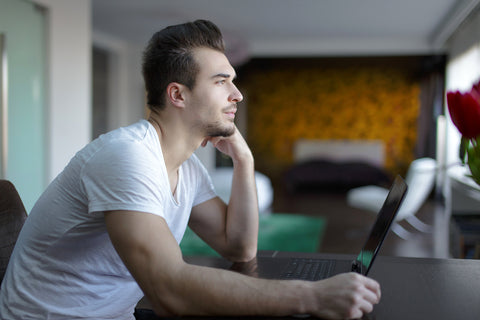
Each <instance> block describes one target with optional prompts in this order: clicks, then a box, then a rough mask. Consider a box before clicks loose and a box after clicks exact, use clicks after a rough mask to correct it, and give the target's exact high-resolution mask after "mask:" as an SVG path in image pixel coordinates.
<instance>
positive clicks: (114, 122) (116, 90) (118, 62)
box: [92, 32, 145, 131]
mask: <svg viewBox="0 0 480 320" xmlns="http://www.w3.org/2000/svg"><path fill="white" fill-rule="evenodd" d="M92 40H93V45H94V46H95V47H97V48H100V49H103V50H106V51H107V52H108V53H109V66H108V67H109V68H108V69H109V72H110V74H109V75H108V80H109V81H108V83H109V92H108V99H107V100H108V101H109V106H108V110H109V114H108V128H107V130H108V131H110V130H113V129H116V128H118V127H121V126H125V125H129V124H131V123H133V122H136V121H138V120H139V119H141V118H144V117H145V112H144V107H145V93H144V92H145V89H144V85H143V79H142V74H141V59H142V50H143V48H141V47H139V46H136V45H134V44H130V43H127V42H125V41H123V40H121V39H117V38H115V37H112V36H110V35H106V34H102V33H98V32H94V33H93V34H92Z"/></svg>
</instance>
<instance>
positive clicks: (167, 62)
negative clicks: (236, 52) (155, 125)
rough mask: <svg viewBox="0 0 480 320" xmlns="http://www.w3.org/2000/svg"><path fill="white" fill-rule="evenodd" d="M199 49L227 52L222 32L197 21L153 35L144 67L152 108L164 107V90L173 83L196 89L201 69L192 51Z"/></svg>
mask: <svg viewBox="0 0 480 320" xmlns="http://www.w3.org/2000/svg"><path fill="white" fill-rule="evenodd" d="M199 47H206V48H211V49H214V50H218V51H221V52H224V51H225V45H224V42H223V37H222V33H221V32H220V30H219V29H218V27H217V26H216V25H215V24H214V23H212V22H210V21H206V20H196V21H194V22H188V23H184V24H179V25H174V26H170V27H167V28H165V29H163V30H161V31H158V32H157V33H155V34H154V35H153V36H152V38H151V39H150V41H149V42H148V45H147V47H146V48H145V51H144V53H143V64H142V73H143V79H144V81H145V89H146V90H147V104H148V106H149V108H151V109H154V108H158V109H161V108H163V107H164V106H165V90H166V88H167V86H168V84H169V83H171V82H178V83H181V84H184V85H185V86H187V87H188V88H189V89H190V90H191V89H193V87H194V86H195V79H196V76H197V74H198V71H199V66H198V65H197V64H196V62H195V60H194V58H193V54H192V50H193V49H195V48H199Z"/></svg>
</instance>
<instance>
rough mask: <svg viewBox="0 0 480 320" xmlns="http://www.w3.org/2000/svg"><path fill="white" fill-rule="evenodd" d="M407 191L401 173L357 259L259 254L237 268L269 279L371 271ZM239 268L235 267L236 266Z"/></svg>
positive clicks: (327, 275) (314, 277)
mask: <svg viewBox="0 0 480 320" xmlns="http://www.w3.org/2000/svg"><path fill="white" fill-rule="evenodd" d="M406 192H407V184H406V183H405V181H404V180H403V179H402V178H401V177H400V176H397V177H396V178H395V180H394V182H393V184H392V186H391V187H390V190H389V193H388V195H387V198H386V199H385V202H384V203H383V206H382V208H381V209H380V212H379V213H378V215H377V218H376V220H375V223H374V224H373V227H372V229H371V231H370V234H369V236H368V238H367V239H366V241H365V244H364V246H363V248H362V250H361V251H360V253H359V254H358V256H357V257H356V258H355V259H354V260H353V261H351V260H337V259H335V260H333V259H332V260H330V259H317V258H314V259H309V258H295V257H285V256H281V257H275V252H274V255H273V256H268V257H266V256H259V257H257V259H256V260H255V265H254V266H250V267H249V269H250V270H247V271H248V272H245V271H246V270H237V271H240V272H242V273H246V274H250V275H254V276H256V277H259V278H265V279H302V280H310V281H317V280H321V279H325V278H328V277H331V276H333V275H336V274H339V273H344V272H351V271H354V272H358V273H361V274H363V275H365V276H366V275H368V273H369V271H370V269H371V267H372V265H373V262H374V261H375V257H376V256H377V254H378V252H379V250H380V248H381V246H382V244H383V240H384V239H385V237H386V235H387V233H388V231H389V230H390V227H391V225H392V223H393V221H394V219H395V216H396V214H397V212H398V210H399V208H400V205H401V203H402V201H403V199H404V197H405V194H406ZM233 269H235V268H233Z"/></svg>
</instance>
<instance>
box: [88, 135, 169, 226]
mask: <svg viewBox="0 0 480 320" xmlns="http://www.w3.org/2000/svg"><path fill="white" fill-rule="evenodd" d="M158 161H159V159H158V158H157V157H156V155H155V153H153V152H151V151H150V150H149V149H148V148H146V147H145V146H144V145H143V144H141V143H138V142H137V141H135V140H126V141H125V140H118V141H113V142H110V143H109V144H107V145H105V146H103V147H102V148H100V149H99V150H98V151H97V152H96V153H95V154H94V155H92V156H91V158H90V159H89V160H88V161H87V162H86V164H85V166H84V168H83V170H82V174H81V176H82V182H83V185H84V188H85V190H86V194H87V197H88V211H89V212H97V211H110V210H133V211H141V212H148V213H153V214H157V215H160V216H162V217H163V216H164V213H163V204H164V203H165V194H164V191H163V192H162V185H164V184H165V183H168V179H166V181H165V177H164V176H163V174H162V170H161V167H160V165H159V162H158ZM163 190H169V188H168V187H167V188H163Z"/></svg>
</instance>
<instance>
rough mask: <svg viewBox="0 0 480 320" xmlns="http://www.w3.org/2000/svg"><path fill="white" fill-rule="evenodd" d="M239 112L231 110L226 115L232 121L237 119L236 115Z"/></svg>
mask: <svg viewBox="0 0 480 320" xmlns="http://www.w3.org/2000/svg"><path fill="white" fill-rule="evenodd" d="M236 112H237V109H236V108H235V109H229V110H228V111H225V114H226V115H227V117H228V118H230V119H235V113H236Z"/></svg>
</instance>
